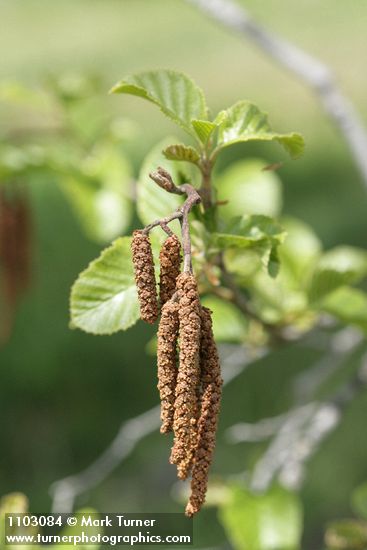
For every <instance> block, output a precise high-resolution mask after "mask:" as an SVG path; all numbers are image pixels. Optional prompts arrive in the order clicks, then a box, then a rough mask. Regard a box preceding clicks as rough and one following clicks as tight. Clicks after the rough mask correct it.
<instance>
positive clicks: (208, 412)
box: [185, 307, 223, 516]
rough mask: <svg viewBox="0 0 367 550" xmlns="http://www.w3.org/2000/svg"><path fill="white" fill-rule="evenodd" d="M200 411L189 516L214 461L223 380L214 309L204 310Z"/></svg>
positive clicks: (200, 500) (195, 508)
mask: <svg viewBox="0 0 367 550" xmlns="http://www.w3.org/2000/svg"><path fill="white" fill-rule="evenodd" d="M201 330H202V332H201V344H200V363H201V412H200V417H199V421H198V430H197V445H196V449H195V455H194V465H193V470H192V479H191V495H190V498H189V502H188V504H187V506H186V511H185V513H186V515H188V516H192V515H194V514H196V513H197V512H198V511H199V510H200V509H201V507H202V505H203V504H204V502H205V495H206V491H207V486H208V475H209V469H210V466H211V463H212V460H213V453H214V448H215V437H216V431H217V424H218V415H219V409H220V400H221V393H222V384H223V380H222V377H221V372H220V363H219V356H218V350H217V346H216V344H215V341H214V336H213V329H212V319H211V312H210V310H209V309H207V308H205V307H203V308H202V309H201Z"/></svg>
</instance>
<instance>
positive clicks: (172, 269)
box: [159, 235, 181, 306]
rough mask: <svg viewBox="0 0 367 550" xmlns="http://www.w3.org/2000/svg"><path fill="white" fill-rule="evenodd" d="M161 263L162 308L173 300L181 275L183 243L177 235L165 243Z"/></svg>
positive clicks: (160, 292)
mask: <svg viewBox="0 0 367 550" xmlns="http://www.w3.org/2000/svg"><path fill="white" fill-rule="evenodd" d="M159 263H160V280H159V298H160V303H161V306H162V305H163V304H165V303H166V302H167V301H168V300H170V299H171V298H172V296H173V294H174V292H175V289H176V279H177V277H178V276H179V274H180V264H181V243H180V241H179V239H178V237H177V236H176V235H171V236H170V237H168V238H167V239H166V240H165V241H164V243H163V246H162V248H161V251H160V254H159Z"/></svg>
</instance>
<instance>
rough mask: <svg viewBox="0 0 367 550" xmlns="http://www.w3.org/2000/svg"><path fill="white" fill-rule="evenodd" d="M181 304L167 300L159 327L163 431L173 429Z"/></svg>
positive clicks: (164, 432) (159, 382) (159, 385)
mask: <svg viewBox="0 0 367 550" xmlns="http://www.w3.org/2000/svg"><path fill="white" fill-rule="evenodd" d="M178 310H179V305H178V303H177V302H167V303H166V304H164V306H163V307H162V316H161V320H160V322H159V328H158V349H157V363H158V389H159V395H160V398H161V420H162V425H161V433H163V434H166V433H169V432H170V431H172V426H173V415H174V405H175V387H176V379H177V338H178V329H179V320H178Z"/></svg>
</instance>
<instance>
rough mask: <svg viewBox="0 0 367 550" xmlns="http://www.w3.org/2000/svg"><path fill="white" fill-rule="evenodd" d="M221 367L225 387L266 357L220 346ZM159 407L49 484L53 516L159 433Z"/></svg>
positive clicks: (70, 507) (123, 427) (68, 507)
mask: <svg viewBox="0 0 367 550" xmlns="http://www.w3.org/2000/svg"><path fill="white" fill-rule="evenodd" d="M220 351H221V363H222V365H223V367H224V369H223V379H224V384H228V383H229V382H231V381H232V380H233V379H234V378H236V377H237V376H239V375H240V374H241V373H242V372H243V371H244V369H245V368H246V367H247V366H248V365H249V364H250V363H252V362H253V361H254V360H256V359H258V358H260V357H262V356H263V355H265V354H266V353H267V350H265V349H259V350H257V352H256V355H254V354H252V355H251V354H249V352H248V351H247V350H246V349H245V348H243V347H242V346H231V345H228V346H224V347H223V348H222V349H221V350H220ZM159 411H160V407H159V406H157V407H153V408H152V409H149V410H148V411H145V412H144V413H142V414H140V415H138V416H136V417H135V418H131V419H129V420H126V421H124V422H123V423H122V425H121V427H120V429H119V431H118V433H117V435H116V437H115V438H114V439H113V441H112V442H111V443H110V445H109V446H108V447H107V448H106V449H105V450H104V451H103V453H102V454H101V455H100V456H99V457H98V458H97V459H96V460H95V461H94V462H93V463H92V464H90V465H89V466H88V467H87V468H86V469H85V470H83V471H81V472H80V473H78V474H75V475H72V476H68V477H65V478H64V479H60V480H59V481H56V482H55V483H53V484H52V486H51V487H50V493H51V496H52V511H53V512H54V513H62V512H65V513H66V512H71V511H72V510H73V507H74V503H75V499H76V498H77V497H78V496H79V495H82V494H83V493H85V492H87V491H89V490H90V489H92V488H93V487H96V486H97V485H98V484H99V483H101V482H102V481H103V480H104V479H106V478H107V477H108V476H109V475H110V474H111V473H112V472H113V471H114V470H115V469H116V468H117V467H118V466H119V465H120V464H121V463H122V462H123V461H124V460H125V459H126V458H127V457H128V456H129V455H130V454H131V453H132V452H133V450H134V449H135V447H136V446H137V445H138V443H139V442H140V441H141V440H142V439H143V438H144V437H146V436H148V435H149V434H151V433H152V432H154V431H155V430H158V429H159V425H160V419H159Z"/></svg>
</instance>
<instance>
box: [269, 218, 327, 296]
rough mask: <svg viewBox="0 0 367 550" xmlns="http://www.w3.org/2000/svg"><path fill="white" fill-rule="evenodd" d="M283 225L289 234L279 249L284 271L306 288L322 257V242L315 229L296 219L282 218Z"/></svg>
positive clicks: (296, 282)
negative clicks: (307, 280) (306, 282)
mask: <svg viewBox="0 0 367 550" xmlns="http://www.w3.org/2000/svg"><path fill="white" fill-rule="evenodd" d="M281 224H282V226H283V227H284V229H285V231H286V232H287V236H286V238H285V240H284V243H283V244H282V246H281V247H280V248H279V256H280V261H281V264H282V269H283V270H286V273H287V276H288V277H289V278H290V279H291V280H292V281H293V282H294V283H295V284H296V285H297V286H298V287H302V288H304V285H305V281H306V279H307V278H308V277H309V274H310V272H311V271H312V270H313V268H314V266H315V263H316V262H317V261H318V259H319V257H320V255H321V249H322V246H321V242H320V240H319V238H318V237H317V235H316V233H315V232H314V231H313V229H312V228H311V227H310V226H309V225H307V224H306V223H304V222H303V221H301V220H298V219H296V218H290V217H286V218H282V219H281Z"/></svg>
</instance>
